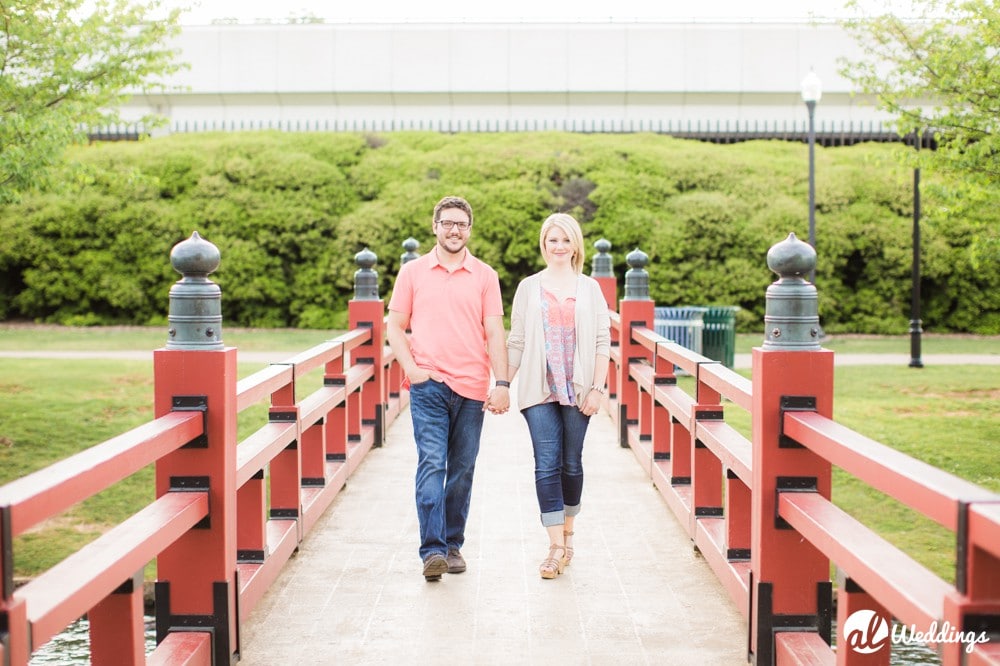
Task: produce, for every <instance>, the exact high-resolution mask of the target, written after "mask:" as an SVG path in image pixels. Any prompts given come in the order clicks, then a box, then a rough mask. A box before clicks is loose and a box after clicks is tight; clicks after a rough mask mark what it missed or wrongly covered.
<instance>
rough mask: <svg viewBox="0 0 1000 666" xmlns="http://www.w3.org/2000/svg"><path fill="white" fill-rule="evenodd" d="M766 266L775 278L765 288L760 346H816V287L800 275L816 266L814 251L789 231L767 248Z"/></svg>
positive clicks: (818, 333)
mask: <svg viewBox="0 0 1000 666" xmlns="http://www.w3.org/2000/svg"><path fill="white" fill-rule="evenodd" d="M767 266H768V268H770V269H771V270H772V271H773V272H774V273H777V274H778V276H779V277H778V280H777V281H776V282H774V283H772V284H771V286H769V287H768V288H767V307H766V310H765V314H764V327H765V329H766V330H765V335H764V349H784V350H795V351H813V350H817V349H820V345H819V339H820V327H819V314H818V313H819V308H818V299H817V295H816V287H815V286H814V285H813V284H812V283H811V282H809V281H807V280H806V279H805V278H804V277H803V276H804V275H807V274H809V273H810V272H812V271H814V270H815V269H816V250H814V249H813V247H812V246H811V245H810V244H809V243H803V242H802V241H800V240H799V239H798V238H796V237H795V234H794V233H791V234H788V238H786V239H785V240H783V241H781V242H780V243H777V244H775V245H773V246H771V249H770V250H768V251H767Z"/></svg>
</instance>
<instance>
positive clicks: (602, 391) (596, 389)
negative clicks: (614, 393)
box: [590, 384, 607, 395]
mask: <svg viewBox="0 0 1000 666" xmlns="http://www.w3.org/2000/svg"><path fill="white" fill-rule="evenodd" d="M590 390H591V391H597V392H598V393H600V394H601V395H604V393H605V392H606V391H607V389H606V388H604V387H603V386H598V385H597V384H594V385H593V386H591V387H590Z"/></svg>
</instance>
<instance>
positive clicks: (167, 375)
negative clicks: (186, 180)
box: [153, 232, 239, 664]
mask: <svg viewBox="0 0 1000 666" xmlns="http://www.w3.org/2000/svg"><path fill="white" fill-rule="evenodd" d="M171 261H172V263H173V265H174V268H175V269H176V270H177V271H178V272H179V273H181V274H182V275H183V276H184V277H183V278H182V279H181V280H180V281H178V282H177V283H176V284H175V285H174V286H173V288H171V290H170V316H169V322H170V338H169V340H168V342H167V345H166V347H165V348H164V349H158V350H156V351H155V352H154V353H153V372H154V380H155V398H154V409H155V413H156V416H157V417H160V416H163V415H164V414H167V413H169V412H172V411H200V412H202V414H203V417H204V419H205V434H204V436H203V437H200V438H198V439H195V440H194V441H192V442H190V443H189V444H187V445H185V446H184V447H182V448H180V449H178V450H176V451H174V452H173V453H171V454H169V455H167V456H164V457H163V458H162V459H161V460H160V461H159V462H158V463H157V465H156V495H157V497H161V496H163V495H164V494H166V493H168V492H185V491H188V492H197V491H206V490H207V491H208V493H209V514H208V515H207V516H206V517H205V519H204V520H203V521H202V523H201V524H199V525H197V526H196V527H195V529H192V530H190V531H189V532H188V533H187V534H185V535H184V536H183V537H181V538H180V539H179V540H177V541H176V542H174V543H173V544H172V545H170V546H169V547H167V548H166V549H165V550H164V551H163V552H162V553H161V554H160V556H159V557H158V558H157V581H156V638H157V642H158V643H159V642H161V641H162V640H163V639H164V638H165V637H166V636H167V634H169V633H171V632H174V631H204V632H206V633H211V635H212V643H213V653H214V663H217V664H220V663H230V662H231V661H232V659H233V657H234V655H238V653H239V645H238V644H237V640H236V638H237V636H238V633H237V623H238V618H237V616H236V600H237V595H238V593H239V591H238V589H237V585H236V580H235V579H236V441H237V432H236V412H237V409H236V407H237V405H236V381H237V371H236V349H235V348H233V347H224V346H223V344H222V315H221V290H220V289H219V287H218V286H217V285H216V284H215V283H213V282H211V281H210V280H209V279H208V275H209V274H210V273H212V272H213V271H214V270H215V269H216V268H218V265H219V251H218V249H217V248H216V247H215V246H214V245H212V244H211V243H209V242H207V241H204V240H202V239H201V238H200V237H199V236H198V234H197V232H195V233H194V234H193V235H192V236H191V238H189V239H188V240H186V241H184V242H182V243H179V244H178V245H176V246H175V247H174V249H173V251H172V252H171Z"/></svg>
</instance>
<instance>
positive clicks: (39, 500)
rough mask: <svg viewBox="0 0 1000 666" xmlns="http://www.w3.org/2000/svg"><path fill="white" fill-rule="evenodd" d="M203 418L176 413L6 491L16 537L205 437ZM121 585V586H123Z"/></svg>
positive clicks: (0, 498)
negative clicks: (196, 438) (192, 441)
mask: <svg viewBox="0 0 1000 666" xmlns="http://www.w3.org/2000/svg"><path fill="white" fill-rule="evenodd" d="M203 427H204V426H203V419H202V415H201V413H200V412H171V413H169V414H165V415H163V416H161V417H159V418H157V419H155V420H153V421H150V422H148V423H145V424H143V425H141V426H139V427H137V428H134V429H132V430H129V431H128V432H126V433H124V434H121V435H119V436H117V437H113V438H112V439H109V440H107V441H106V442H103V443H101V444H98V445H96V446H93V447H91V448H89V449H86V450H85V451H81V452H80V453H77V454H76V455H73V456H70V457H69V458H66V459H65V460H60V461H59V462H57V463H54V464H52V465H49V466H48V467H46V468H45V469H41V470H38V471H37V472H34V473H32V474H29V475H28V476H23V477H21V478H20V479H16V480H14V481H11V482H10V483H8V484H6V485H5V486H3V487H2V488H0V506H9V507H11V532H12V536H17V535H19V534H23V533H24V532H25V531H26V530H28V529H30V528H31V527H34V526H35V525H37V524H38V523H40V522H41V521H43V520H45V519H46V518H51V517H52V516H54V515H56V514H59V513H62V512H63V511H65V510H66V509H68V508H69V507H71V506H73V505H74V504H76V503H77V502H79V501H81V500H84V499H86V498H88V497H90V496H92V495H95V494H97V493H98V492H100V491H102V490H104V489H105V488H108V487H110V486H112V485H114V484H115V483H117V482H119V481H121V480H122V479H124V478H126V477H128V476H130V475H132V474H134V473H135V472H138V471H139V470H140V469H142V468H143V467H145V466H147V465H149V464H151V463H153V462H155V461H156V460H157V459H159V458H160V457H161V456H163V455H165V454H167V453H170V452H171V451H174V450H176V449H178V448H180V447H181V446H184V445H185V444H187V443H188V442H190V441H191V440H193V439H194V438H195V437H197V436H198V435H200V434H201V433H202V432H203ZM119 582H120V581H119Z"/></svg>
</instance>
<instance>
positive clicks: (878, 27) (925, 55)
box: [841, 0, 1000, 257]
mask: <svg viewBox="0 0 1000 666" xmlns="http://www.w3.org/2000/svg"><path fill="white" fill-rule="evenodd" d="M912 6H913V9H914V10H915V11H914V13H913V15H914V16H915V18H900V17H899V16H897V15H894V14H892V13H884V14H875V15H867V16H864V15H863V16H860V17H859V18H855V19H851V20H848V21H845V27H846V29H847V30H848V31H849V32H850V33H851V34H853V36H854V37H855V39H856V40H857V41H858V44H859V45H860V46H861V48H862V50H863V52H864V54H865V58H864V59H863V60H856V61H851V60H847V59H844V60H843V61H842V62H841V65H842V67H841V74H842V75H843V76H845V77H846V78H847V79H849V80H851V81H853V82H854V83H855V84H856V85H857V86H858V88H859V89H860V91H862V92H864V93H867V94H870V95H873V96H874V97H875V98H876V100H877V104H878V107H879V108H880V109H882V110H884V111H887V112H889V113H890V114H891V115H892V116H893V117H894V119H895V126H896V130H897V131H898V132H899V134H900V135H901V136H911V137H915V136H927V135H928V133H929V134H931V135H932V136H933V138H934V140H935V143H936V150H934V151H930V150H923V151H919V152H917V151H914V150H907V151H903V152H902V153H901V154H902V155H903V156H904V159H905V160H907V161H908V162H909V163H911V164H912V165H913V166H924V167H927V168H928V169H933V170H937V171H938V172H940V173H941V174H943V175H944V176H946V177H947V178H948V180H947V181H946V182H948V183H949V185H948V187H946V188H944V191H943V192H942V193H943V194H945V195H947V199H946V200H947V205H946V206H945V207H942V209H940V210H938V211H936V214H937V215H939V216H947V215H960V216H963V217H969V216H971V217H975V218H978V219H980V220H981V221H982V222H983V224H982V225H981V230H982V234H981V235H980V237H979V238H978V239H977V242H976V244H975V245H976V248H975V249H978V254H979V255H980V257H982V255H983V254H984V251H987V250H988V251H989V253H990V254H996V253H997V252H998V248H1000V236H998V233H997V229H996V219H991V218H992V217H993V214H990V213H989V212H987V211H996V210H997V204H1000V191H998V187H997V186H998V185H1000V159H998V156H1000V134H998V132H997V130H998V126H997V123H998V121H1000V67H998V65H1000V61H998V58H1000V56H998V52H997V47H998V45H1000V5H998V4H997V2H996V0H913V2H912ZM848 7H850V8H852V9H854V10H858V11H860V8H861V5H860V3H859V1H858V0H852V2H851V3H849V5H848ZM911 145H912V144H911Z"/></svg>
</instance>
